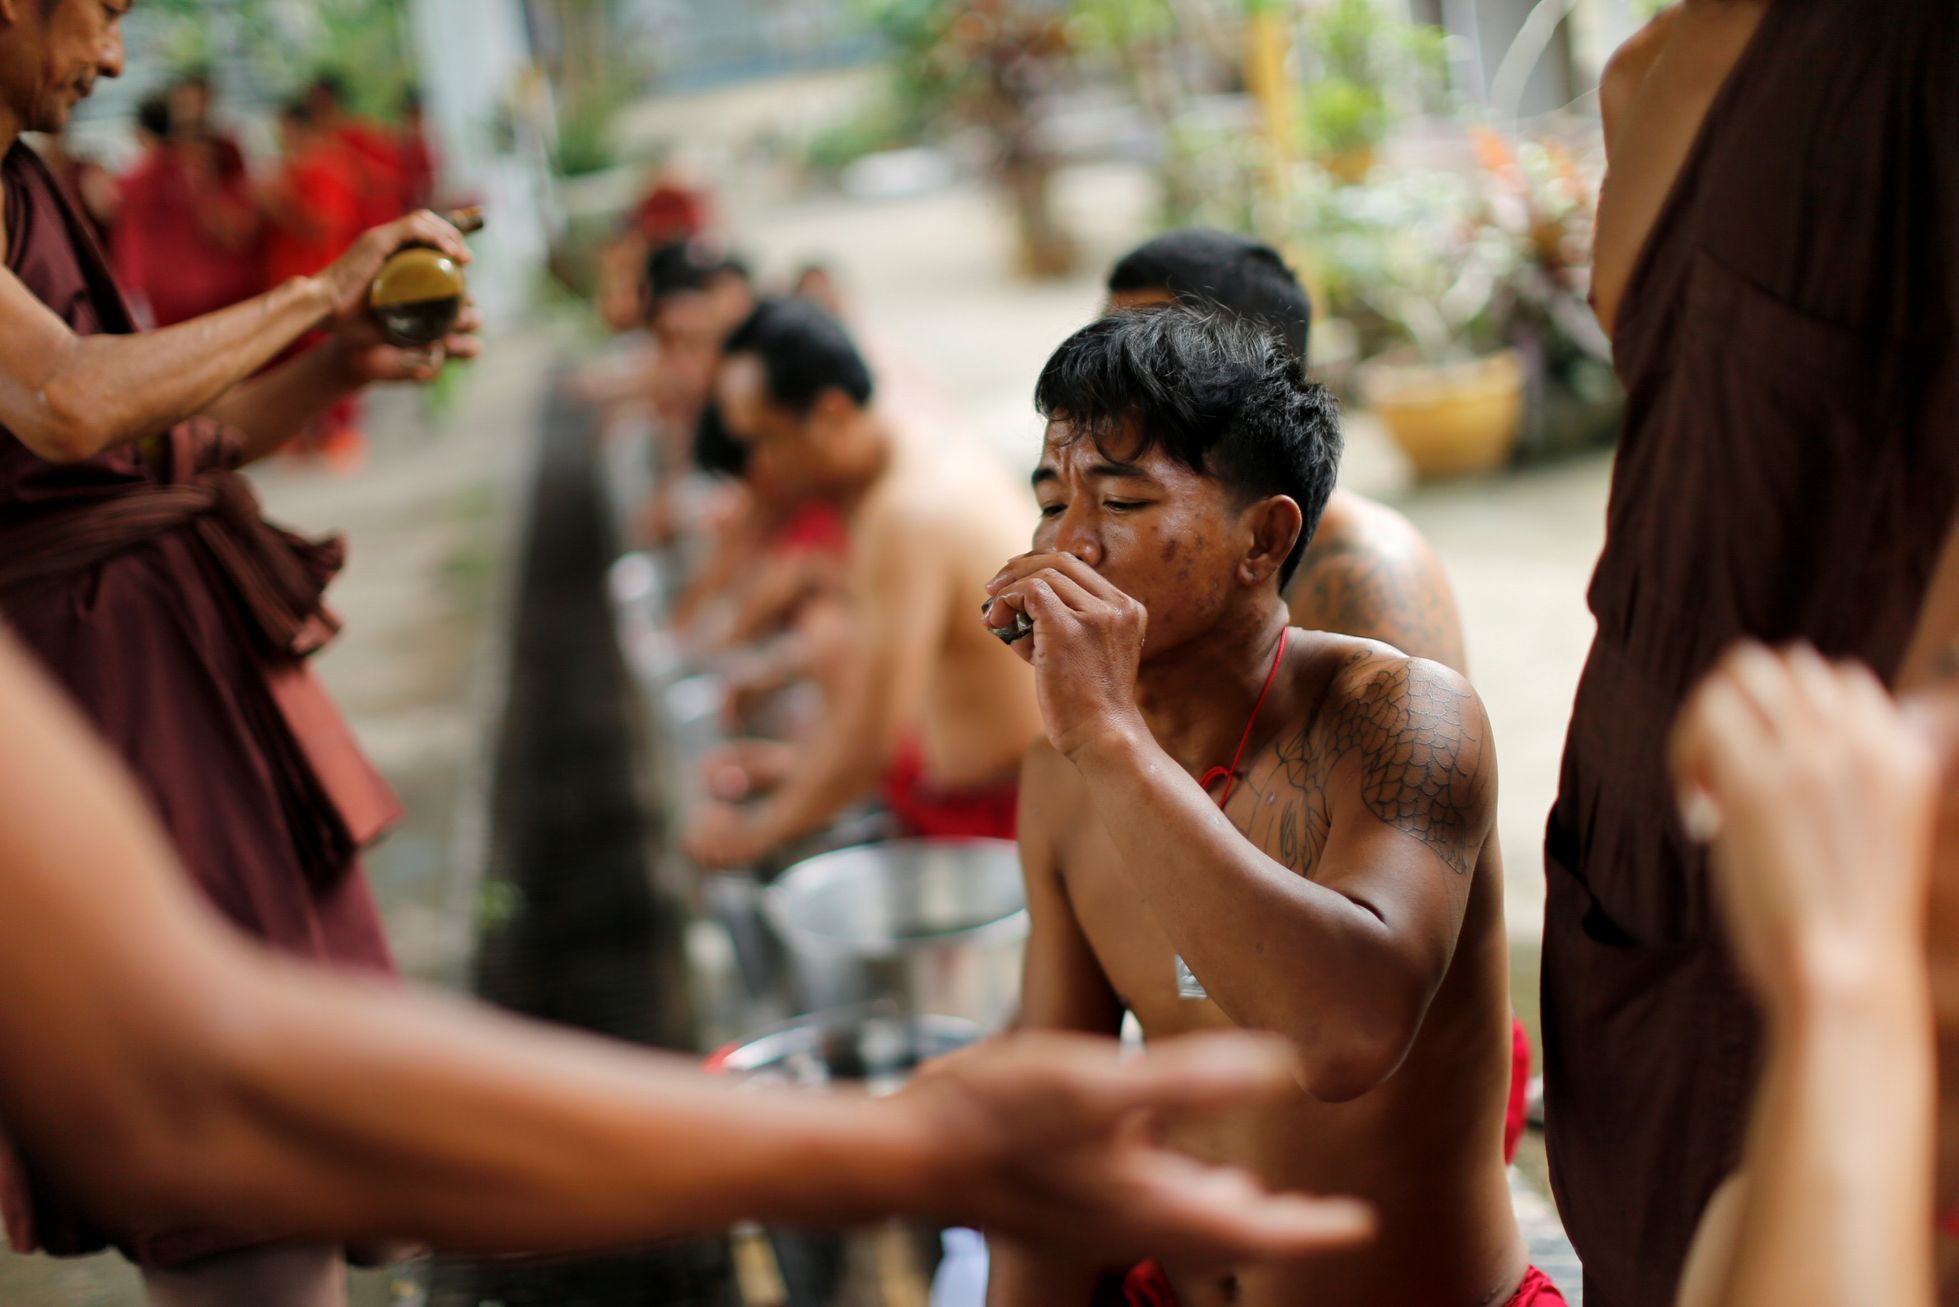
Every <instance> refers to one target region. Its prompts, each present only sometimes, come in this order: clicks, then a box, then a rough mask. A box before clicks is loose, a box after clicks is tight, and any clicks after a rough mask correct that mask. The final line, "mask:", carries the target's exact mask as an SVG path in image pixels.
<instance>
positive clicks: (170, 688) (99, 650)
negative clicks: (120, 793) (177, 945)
mask: <svg viewBox="0 0 1959 1307" xmlns="http://www.w3.org/2000/svg"><path fill="white" fill-rule="evenodd" d="M0 189H3V190H4V197H5V206H6V209H5V223H6V227H5V230H6V266H7V268H8V270H9V271H11V272H12V273H14V275H15V276H17V277H19V278H20V280H21V282H22V284H24V285H25V286H26V287H27V289H28V290H29V291H31V292H32V293H33V294H34V295H35V297H36V298H38V299H39V300H40V301H41V302H42V303H44V304H46V305H47V306H48V307H49V308H50V309H51V310H53V311H54V313H55V314H56V315H57V316H58V317H60V318H61V319H62V321H63V322H65V323H67V324H68V326H69V327H70V328H71V329H72V330H74V331H75V332H77V333H79V334H82V335H95V334H103V333H112V334H119V335H122V334H128V333H130V332H132V331H133V330H134V323H133V321H132V319H131V317H130V312H129V307H128V305H127V304H126V303H125V302H124V300H123V298H122V295H121V293H120V292H119V290H118V289H117V286H116V283H115V279H114V277H113V276H112V275H111V273H110V271H109V264H108V259H107V258H106V256H105V255H104V254H103V252H102V249H101V247H100V245H99V244H98V243H97V242H96V240H95V238H94V236H93V234H92V233H91V232H90V231H89V229H88V227H87V225H86V223H85V221H84V220H83V219H82V218H81V217H80V216H79V215H78V214H77V213H76V212H75V210H74V209H73V208H72V207H71V205H70V204H69V202H68V200H67V198H66V197H65V196H64V195H63V194H62V192H61V191H60V189H59V188H58V187H57V185H56V184H55V181H54V178H53V177H52V175H51V174H50V173H49V172H48V169H47V167H46V166H45V165H44V164H43V163H42V162H41V160H40V158H39V157H38V156H36V155H35V154H34V152H33V151H32V150H31V149H29V148H28V147H27V146H25V145H20V144H16V145H15V146H14V147H13V149H12V150H11V151H10V152H9V153H8V154H7V155H6V157H5V159H4V160H0ZM235 448H236V447H235V444H234V443H233V441H232V440H231V438H230V436H229V434H228V432H227V431H226V430H225V429H223V428H221V427H219V426H218V425H217V424H215V423H212V422H209V421H202V420H199V421H193V422H188V423H185V424H184V425H183V426H181V427H178V428H177V429H176V430H174V431H171V432H168V433H165V435H164V436H163V437H162V438H161V439H159V440H156V441H151V442H145V443H144V445H143V446H141V447H140V448H139V447H137V446H131V445H123V446H119V447H117V448H115V449H111V450H108V451H106V452H104V453H101V454H98V455H96V456H95V457H94V458H90V459H85V460H82V461H81V462H77V463H50V462H46V461H44V460H42V459H41V458H39V457H37V456H36V455H35V454H34V453H33V452H32V451H31V450H29V449H28V448H27V447H26V446H25V445H24V444H22V443H21V442H20V441H19V440H18V439H16V438H15V437H14V436H13V435H12V434H11V433H9V432H6V431H4V430H0V620H4V621H6V622H7V623H8V624H10V625H11V626H12V628H13V629H14V631H15V632H16V634H18V635H19V637H20V639H21V641H22V643H23V644H24V645H25V646H26V647H28V648H29V649H31V650H33V651H34V653H35V654H36V655H37V656H38V657H39V658H40V659H41V661H42V662H43V663H44V664H45V665H46V667H47V669H48V671H49V672H50V673H51V674H52V675H53V676H54V677H55V679H56V680H57V681H59V682H60V683H61V685H62V686H63V687H64V688H65V689H66V690H67V691H68V693H69V694H71V695H72V696H73V697H74V700H75V702H76V703H77V705H78V706H79V707H80V708H81V710H82V711H83V712H84V713H85V714H86V715H87V716H88V718H89V719H90V721H91V722H92V723H93V724H94V725H95V727H96V728H97V729H98V730H99V731H100V732H101V734H102V737H103V738H104V740H105V741H106V742H107V743H108V745H109V746H110V747H111V748H112V749H114V750H115V752H116V754H117V755H118V756H119V757H120V758H121V759H122V761H123V762H124V764H125V765H126V766H127V767H128V768H129V769H130V772H131V774H132V775H133V776H134V778H135V780H136V782H137V784H138V785H139V786H140V788H141V789H142V791H143V793H144V794H145V795H146V796H147V797H148V798H149V799H150V800H151V802H152V803H153V804H154V810H155V814H156V816H157V817H158V819H159V820H160V821H161V822H162V824H163V829H164V830H165V832H166V833H167V834H168V836H169V837H170V840H171V843H172V845H173V846H174V848H175V850H176V853H177V856H178V858H179V860H180V861H181V863H182V865H183V867H184V869H185V871H186V873H187V874H188V875H190V876H191V877H192V878H194V880H195V882H196V884H197V886H198V888H199V889H200V890H201V891H202V892H203V894H204V897H205V898H206V899H207V900H208V901H209V902H210V903H211V904H212V905H213V906H214V907H215V908H216V909H217V910H218V911H219V912H220V913H222V914H223V915H224V916H225V917H226V918H228V919H229V920H230V921H231V922H232V924H233V925H235V926H237V927H238V928H239V929H240V930H242V931H244V932H245V933H246V934H248V935H251V936H252V937H254V938H256V939H258V940H260V941H263V942H264V943H266V944H269V945H271V946H272V947H274V948H276V949H279V950H281V951H283V952H285V953H288V954H290V955H292V956H294V957H298V958H303V959H307V960H310V961H313V962H318V963H323V964H331V965H335V966H343V967H351V968H359V969H364V970H369V971H378V972H389V971H391V970H392V963H391V961H390V958H389V953H388V946H387V940H386V937H385V936H384V935H383V933H382V928H381V920H380V916H379V914H378V913H377V912H376V910H375V907H374V902H373V899H372V898H371V897H370V895H369V892H368V887H367V881H366V879H365V877H363V876H362V875H361V872H360V863H359V852H360V849H361V848H362V847H363V846H364V845H365V844H366V843H368V842H369V841H371V840H372V839H373V838H374V837H375V836H376V835H378V834H379V833H380V832H381V830H383V829H384V828H385V827H386V826H387V825H388V824H389V823H391V822H392V821H393V820H394V819H395V818H396V817H397V816H398V815H399V811H400V810H399V807H398V806H397V804H396V803H395V800H394V797H393V795H391V794H390V793H389V792H388V789H387V787H386V785H385V784H384V783H383V782H382V781H381V779H380V777H379V776H378V775H376V774H375V772H374V771H373V769H372V767H371V766H369V764H368V763H367V761H366V759H365V758H364V757H363V756H362V755H361V752H360V749H359V747H358V746H357V745H356V744H355V742H354V740H353V738H352V736H351V734H350V733H349V732H348V730H347V727H346V724H345V722H343V721H342V720H341V719H340V717H339V715H338V713H337V712H336V711H335V710H334V707H333V704H332V702H331V701H330V700H329V699H328V698H327V697H326V693H325V691H324V690H322V689H321V687H320V685H319V683H318V682H317V681H316V680H315V679H314V678H313V674H312V672H311V671H310V670H309V668H308V666H307V663H306V661H305V659H306V656H307V655H308V654H310V653H312V652H313V651H314V650H316V649H318V648H319V647H320V646H321V645H322V644H324V643H325V642H326V641H327V640H329V639H330V638H331V637H332V635H333V633H334V631H335V630H336V628H337V622H336V621H335V619H334V617H333V615H332V613H330V612H329V611H328V610H327V609H326V608H325V606H324V604H323V603H322V598H321V592H322V591H323V589H324V588H325V586H326V584H327V582H328V581H329V580H330V579H331V578H332V576H333V574H334V572H335V571H336V570H338V568H339V565H340V561H341V556H342V551H341V547H340V544H339V542H338V541H305V540H301V539H299V538H298V537H296V536H292V535H289V534H287V533H285V532H282V531H279V530H277V529H276V528H274V527H271V526H269V525H267V524H266V523H265V521H264V520H263V519H262V518H261V517H260V516H259V513H258V506H257V504H256V503H255V502H254V500H253V498H252V493H251V489H250V486H249V484H248V483H247V482H245V481H244V479H243V478H241V477H239V476H238V475H237V474H236V473H235V472H234V471H232V470H231V466H232V463H233V460H234V457H235ZM97 871H99V869H98V868H89V867H76V868H75V874H76V875H77V876H84V877H87V876H91V875H94V874H96V873H97ZM10 1170H11V1168H10V1167H9V1165H8V1159H7V1157H6V1155H5V1153H4V1150H0V1173H5V1172H9V1171H10ZM22 1170H23V1172H24V1174H19V1175H12V1174H0V1198H5V1199H7V1200H9V1201H7V1202H6V1203H5V1204H4V1206H5V1208H6V1211H5V1215H6V1217H7V1222H8V1234H9V1236H10V1238H11V1239H12V1241H13V1243H14V1245H15V1246H16V1247H19V1248H33V1247H39V1248H41V1249H43V1250H45V1251H48V1252H51V1253H56V1254H63V1255H69V1254H80V1253H86V1252H92V1251H95V1250H97V1249H99V1248H102V1247H103V1246H105V1245H106V1244H108V1243H110V1242H113V1243H115V1244H116V1245H117V1246H118V1247H120V1248H121V1249H122V1250H123V1251H124V1252H126V1253H127V1254H128V1255H129V1256H130V1257H131V1258H132V1259H134V1260H136V1261H138V1262H139V1263H141V1264H144V1265H152V1266H171V1265H177V1264H180V1263H183V1262H186V1261H190V1260H194V1259H196V1258H200V1257H204V1256H209V1255H211V1254H214V1253H219V1252H225V1251H231V1250H236V1249H241V1248H247V1247H252V1246H256V1245H259V1244H264V1243H268V1242H274V1241H277V1240H280V1239H282V1238H284V1237H287V1236H289V1235H290V1233H291V1232H290V1231H284V1230H276V1229H226V1230H219V1229H211V1228H208V1227H196V1226H186V1225H184V1224H182V1223H181V1222H174V1221H168V1220H156V1221H152V1222H142V1221H140V1220H139V1221H136V1222H130V1223H124V1222H118V1223H117V1224H115V1225H113V1226H108V1227H104V1226H101V1225H98V1224H97V1223H96V1222H95V1221H93V1220H92V1219H91V1218H90V1216H89V1215H88V1214H87V1213H86V1212H85V1211H83V1210H82V1209H81V1208H80V1207H78V1206H77V1205H76V1204H75V1203H74V1202H73V1201H72V1200H71V1199H69V1198H68V1197H67V1195H65V1194H64V1193H63V1192H62V1191H61V1189H60V1187H59V1185H58V1184H56V1183H55V1182H54V1181H55V1178H54V1177H51V1176H49V1175H46V1174H44V1173H41V1172H40V1171H39V1170H38V1169H37V1168H36V1167H34V1166H33V1164H32V1158H31V1156H30V1157H29V1158H28V1159H27V1165H26V1166H25V1167H24V1168H22ZM22 1181H24V1182H25V1183H24V1184H22V1183H20V1182H22ZM23 1191H24V1192H23ZM23 1197H25V1198H26V1199H27V1201H26V1202H25V1203H22V1202H19V1201H16V1200H19V1199H21V1198H23Z"/></svg>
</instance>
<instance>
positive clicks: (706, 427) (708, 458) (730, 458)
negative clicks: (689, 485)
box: [694, 400, 748, 480]
mask: <svg viewBox="0 0 1959 1307" xmlns="http://www.w3.org/2000/svg"><path fill="white" fill-rule="evenodd" d="M694 465H695V466H696V467H698V468H700V470H701V471H703V472H706V473H709V474H711V475H713V476H720V477H733V478H735V479H737V480H739V479H740V478H742V477H744V476H746V475H748V446H747V445H744V444H742V443H741V441H739V440H736V439H735V438H734V437H733V436H732V435H730V434H728V427H727V424H726V423H724V422H722V421H721V409H720V407H719V406H718V405H717V404H715V403H714V402H713V401H712V400H710V401H708V404H707V407H705V408H703V409H702V410H701V419H700V421H699V422H696V423H695V424H694Z"/></svg>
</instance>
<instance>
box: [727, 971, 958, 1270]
mask: <svg viewBox="0 0 1959 1307" xmlns="http://www.w3.org/2000/svg"><path fill="white" fill-rule="evenodd" d="M984 1034H985V1032H984V1031H982V1030H981V1029H980V1028H979V1027H978V1026H977V1025H975V1024H974V1023H972V1022H970V1021H961V1020H959V1019H958V1018H956V1017H946V1016H910V1017H907V1016H904V1015H902V1014H900V1013H899V1012H898V1011H897V1010H896V1009H895V1007H894V1006H893V1005H891V1004H878V1005H873V1006H871V1007H868V1008H854V1009H849V1010H846V1011H839V1012H821V1013H817V1014H815V1015H813V1016H807V1017H803V1018H801V1019H799V1020H796V1021H791V1022H789V1023H787V1024H785V1025H779V1026H772V1027H770V1028H769V1029H767V1030H763V1031H761V1032H759V1033H757V1034H755V1035H752V1036H750V1037H749V1038H747V1039H745V1040H742V1041H740V1042H738V1043H734V1044H730V1045H728V1046H727V1047H726V1048H724V1049H722V1050H721V1051H720V1052H718V1053H716V1054H714V1055H713V1056H712V1057H710V1058H708V1059H707V1067H708V1069H709V1070H711V1071H718V1072H723V1073H726V1074H730V1075H734V1076H737V1077H739V1078H740V1079H742V1080H744V1081H748V1082H751V1083H760V1084H783V1083H787V1084H792V1085H797V1086H801V1087H809V1088H817V1087H822V1086H825V1085H831V1084H837V1083H842V1082H853V1083H860V1084H867V1085H868V1086H869V1087H870V1089H871V1092H873V1093H878V1092H883V1091H890V1090H895V1089H897V1088H899V1087H900V1086H902V1085H903V1084H904V1082H905V1080H906V1079H908V1078H909V1077H910V1075H911V1073H912V1072H913V1071H914V1070H916V1069H917V1068H918V1067H919V1065H920V1064H921V1063H924V1062H927V1061H929V1060H931V1059H932V1058H935V1057H941V1056H943V1055H945V1054H947V1053H951V1052H955V1051H957V1050H958V1049H961V1048H964V1047H965V1046H966V1045H968V1044H972V1043H975V1042H977V1041H978V1040H979V1039H981V1038H983V1037H984ZM757 1233H759V1234H760V1235H761V1237H760V1239H759V1240H757V1239H756V1237H755V1235H756V1234H757ZM940 1237H941V1236H940V1231H939V1230H938V1228H937V1227H936V1226H933V1225H929V1224H926V1225H912V1224H908V1223H900V1222H884V1223H881V1224H878V1225H875V1226H871V1227H869V1228H866V1229H862V1230H855V1231H850V1232H846V1233H819V1232H810V1231H805V1230H789V1229H781V1228H772V1229H768V1230H766V1231H761V1232H752V1231H750V1230H742V1231H737V1232H736V1249H737V1252H736V1261H737V1266H738V1267H740V1266H742V1265H744V1264H745V1263H746V1260H747V1258H753V1257H759V1258H761V1259H762V1260H764V1261H765V1262H766V1263H767V1268H766V1272H765V1273H763V1274H762V1275H761V1277H760V1278H761V1281H762V1283H763V1284H764V1285H765V1286H766V1294H762V1293H758V1294H756V1295H754V1296H751V1297H746V1298H745V1300H746V1301H769V1302H784V1301H786V1302H787V1303H788V1307H871V1305H872V1304H876V1305H877V1307H895V1305H896V1304H900V1303H907V1304H909V1303H922V1302H924V1301H926V1297H927V1294H928V1293H929V1292H930V1288H931V1284H932V1279H933V1273H934V1271H935V1269H936V1268H937V1265H938V1261H939V1248H940ZM745 1255H746V1256H745Z"/></svg>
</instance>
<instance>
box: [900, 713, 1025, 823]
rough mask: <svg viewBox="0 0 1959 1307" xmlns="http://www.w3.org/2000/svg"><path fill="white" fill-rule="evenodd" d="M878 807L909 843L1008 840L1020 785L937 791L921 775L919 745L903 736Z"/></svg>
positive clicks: (1009, 782) (1012, 781) (1010, 780)
mask: <svg viewBox="0 0 1959 1307" xmlns="http://www.w3.org/2000/svg"><path fill="white" fill-rule="evenodd" d="M884 804H885V806H886V807H887V808H889V809H891V813H892V815H893V816H895V817H896V818H897V819H898V824H899V825H900V826H901V827H902V828H903V830H904V833H905V834H906V835H907V836H910V837H912V838H914V839H996V840H1010V839H1012V838H1014V834H1015V831H1016V828H1017V822H1016V821H1015V815H1016V813H1017V812H1018V810H1019V807H1020V780H1019V778H1018V777H1007V778H1004V779H1002V780H999V781H996V782H994V783H992V784H990V785H977V786H968V787H965V788H962V789H942V788H940V787H939V786H937V785H934V784H933V783H932V782H931V780H930V779H928V778H927V776H926V774H925V742H924V741H923V740H921V739H920V738H918V737H917V736H915V735H913V736H908V737H907V738H906V739H905V740H904V741H903V742H902V743H901V744H899V746H898V752H897V754H896V755H895V756H894V757H893V758H892V759H891V765H890V766H889V767H888V768H886V769H885V773H884Z"/></svg>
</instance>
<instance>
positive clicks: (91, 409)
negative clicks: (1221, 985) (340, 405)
mask: <svg viewBox="0 0 1959 1307" xmlns="http://www.w3.org/2000/svg"><path fill="white" fill-rule="evenodd" d="M330 308H331V305H330V302H329V300H328V298H327V292H326V290H325V287H324V285H323V283H320V282H317V281H311V280H293V281H289V282H287V283H285V284H284V285H282V286H279V287H277V288H276V289H274V290H272V291H270V292H268V293H267V294H264V295H261V296H259V297H258V298H256V299H251V300H247V301H245V302H244V303H243V304H237V305H234V306H232V307H231V308H228V309H224V310H222V311H220V312H218V313H213V314H210V315H208V316H206V317H202V318H198V319H196V320H195V321H192V322H186V323H183V324H182V325H180V326H175V327H167V328H165V329H164V330H162V331H153V332H145V333H143V334H141V335H134V336H78V335H76V334H75V333H74V332H72V331H70V330H69V329H68V325H67V324H66V323H64V322H63V321H62V320H61V319H60V318H58V317H56V316H55V315H54V313H53V312H52V311H51V310H50V309H49V308H48V307H47V306H46V305H45V304H43V303H41V301H40V300H38V299H36V298H35V297H34V295H33V293H32V292H30V291H29V290H28V289H27V287H26V286H24V285H22V284H21V282H20V280H19V279H18V278H16V277H15V276H14V275H13V274H12V273H10V272H0V425H4V426H5V427H6V428H7V429H8V430H9V431H12V432H13V433H14V434H15V435H16V436H18V437H19V438H20V441H21V443H22V444H24V445H26V446H27V447H28V449H30V450H32V451H33V452H34V453H35V454H36V455H38V456H39V457H41V458H44V459H47V460H48V461H50V462H57V463H65V462H79V461H81V460H84V459H89V458H93V457H95V456H96V455H97V454H100V453H102V452H104V451H105V450H108V449H112V448H114V447H116V446H117V445H125V444H129V443H131V442H133V441H137V440H142V439H144V438H145V437H148V436H152V435H155V434H157V433H158V432H161V431H166V430H168V429H169V428H170V427H172V426H174V425H175V424H176V423H178V422H181V421H183V420H184V419H185V418H188V417H191V416H194V415H195V414H197V413H199V412H201V411H202V410H203V409H204V408H205V407H206V406H208V405H210V404H211V403H213V402H214V401H215V400H217V399H218V397H219V396H221V395H223V394H224V393H225V392H226V391H227V390H229V389H231V388H232V387H233V386H235V385H237V384H238V383H239V382H240V381H242V380H243V379H244V378H246V377H248V376H250V375H251V374H252V373H253V372H255V371H257V370H258V369H259V368H262V367H264V366H265V365H266V364H267V363H269V362H271V361H272V360H273V359H274V358H276V357H277V356H278V354H279V352H280V351H281V350H283V349H285V348H286V347H287V346H288V345H290V344H292V343H293V342H294V341H295V340H297V339H299V337H300V336H301V335H302V334H303V333H305V332H306V331H309V330H311V329H312V328H313V327H315V326H317V325H318V324H319V323H320V322H321V321H322V320H324V319H325V317H326V315H327V313H328V312H329V311H330Z"/></svg>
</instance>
